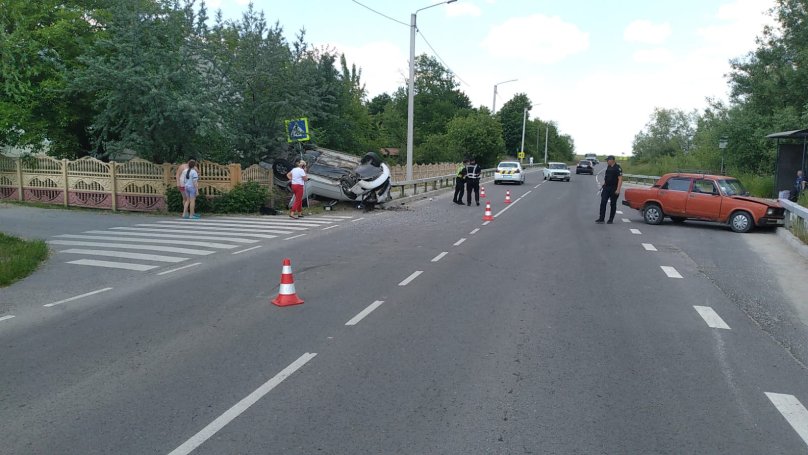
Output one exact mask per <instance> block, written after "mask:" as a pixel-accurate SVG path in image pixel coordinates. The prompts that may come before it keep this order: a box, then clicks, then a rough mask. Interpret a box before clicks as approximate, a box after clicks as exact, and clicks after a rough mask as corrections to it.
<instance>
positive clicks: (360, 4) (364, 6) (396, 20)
mask: <svg viewBox="0 0 808 455" xmlns="http://www.w3.org/2000/svg"><path fill="white" fill-rule="evenodd" d="M352 1H353V2H354V3H356V4H357V5H359V6H361V7H363V8H367V9H369V10H371V11H373V12H374V13H376V14H378V15H379V16H382V17H384V18H386V19H390V20H391V21H393V22H398V23H399V24H401V25H405V26H407V27H409V26H410V24H408V23H406V22H401V21H400V20H398V19H394V18H392V17H390V16H388V15H386V14H384V13H380V12H378V11H376V10H375V9H373V8H371V7H369V6H367V5H363V4H362V3H359V2H357V1H356V0H352Z"/></svg>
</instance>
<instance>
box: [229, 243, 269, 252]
mask: <svg viewBox="0 0 808 455" xmlns="http://www.w3.org/2000/svg"><path fill="white" fill-rule="evenodd" d="M262 246H263V245H258V246H254V247H251V248H247V249H244V250H241V251H234V252H233V253H232V254H241V253H246V252H247V251H251V250H255V249H258V248H261V247H262Z"/></svg>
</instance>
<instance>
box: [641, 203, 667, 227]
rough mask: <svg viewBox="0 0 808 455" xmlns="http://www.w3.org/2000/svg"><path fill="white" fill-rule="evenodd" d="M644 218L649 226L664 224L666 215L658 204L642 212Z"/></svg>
mask: <svg viewBox="0 0 808 455" xmlns="http://www.w3.org/2000/svg"><path fill="white" fill-rule="evenodd" d="M642 218H643V220H645V222H646V223H647V224H654V225H658V224H662V221H663V220H664V219H665V214H664V213H663V212H662V207H660V206H659V205H658V204H648V205H646V206H645V208H644V209H643V211H642Z"/></svg>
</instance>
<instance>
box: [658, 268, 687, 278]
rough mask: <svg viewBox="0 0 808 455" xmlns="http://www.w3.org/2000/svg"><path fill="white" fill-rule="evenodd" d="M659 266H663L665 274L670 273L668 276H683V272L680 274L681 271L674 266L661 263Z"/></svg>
mask: <svg viewBox="0 0 808 455" xmlns="http://www.w3.org/2000/svg"><path fill="white" fill-rule="evenodd" d="M659 267H660V268H662V271H663V272H665V275H668V278H682V274H680V273H679V271H678V270H676V269H675V268H673V267H669V266H667V265H661V266H659Z"/></svg>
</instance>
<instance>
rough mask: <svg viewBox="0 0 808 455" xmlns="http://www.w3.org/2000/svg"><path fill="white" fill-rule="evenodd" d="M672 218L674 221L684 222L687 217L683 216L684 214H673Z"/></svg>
mask: <svg viewBox="0 0 808 455" xmlns="http://www.w3.org/2000/svg"><path fill="white" fill-rule="evenodd" d="M671 220H672V221H673V222H674V223H684V222H685V217H683V216H672V217H671Z"/></svg>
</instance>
